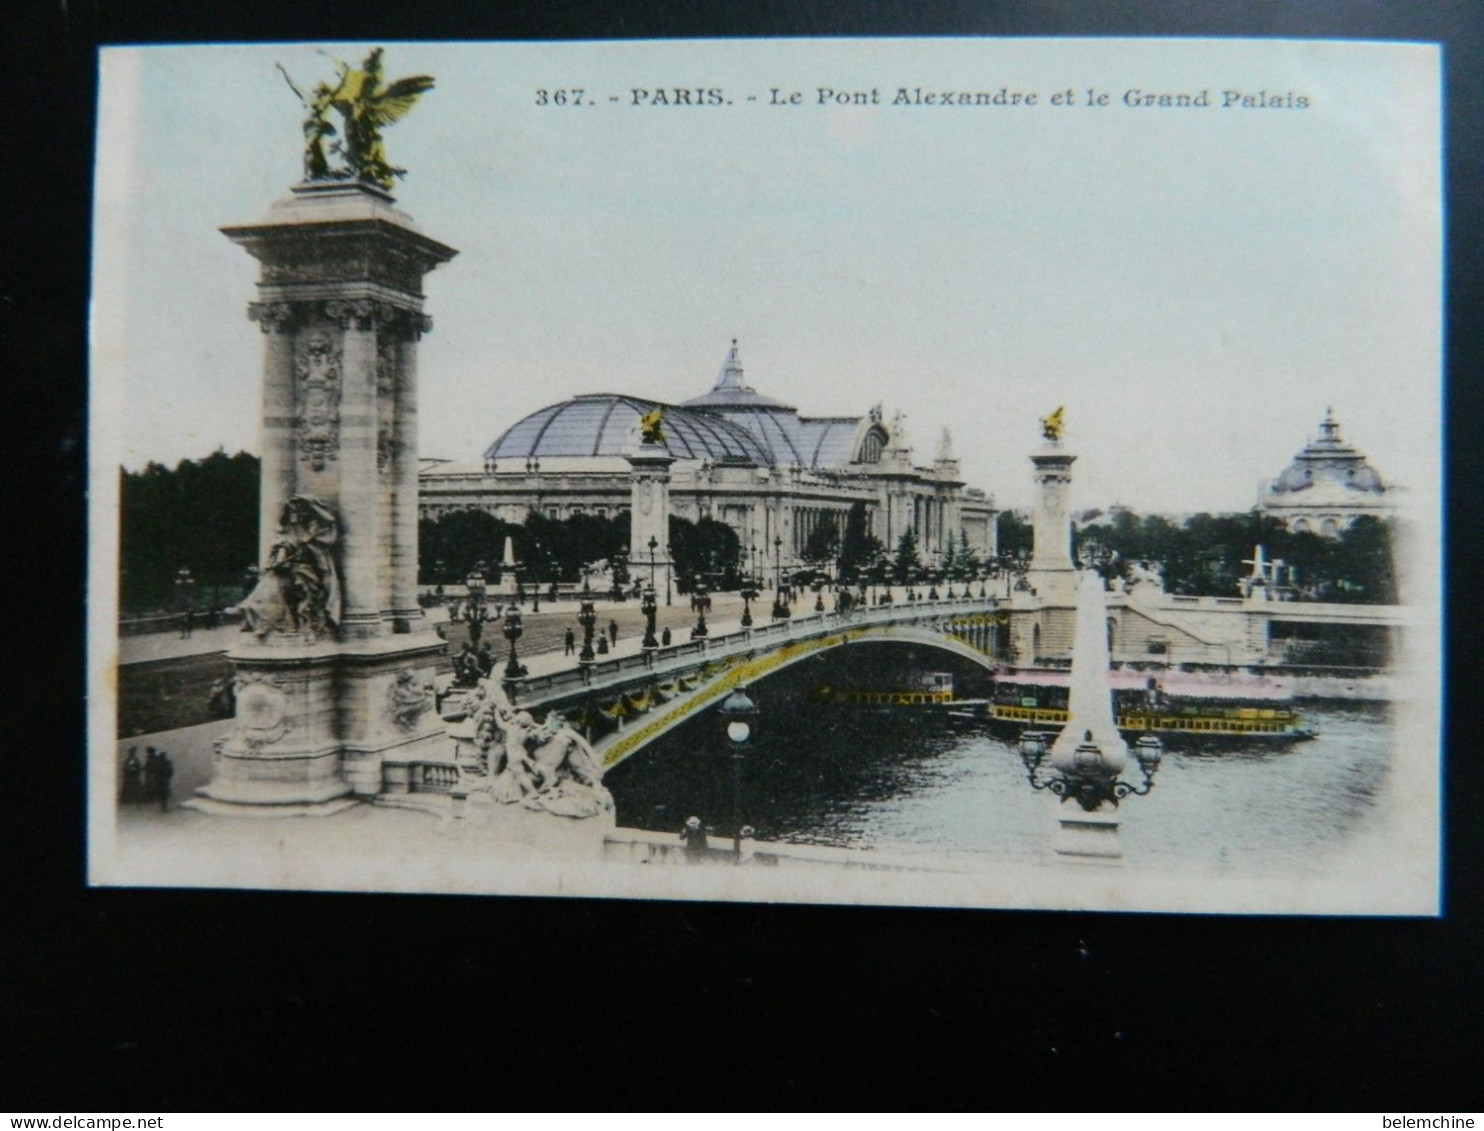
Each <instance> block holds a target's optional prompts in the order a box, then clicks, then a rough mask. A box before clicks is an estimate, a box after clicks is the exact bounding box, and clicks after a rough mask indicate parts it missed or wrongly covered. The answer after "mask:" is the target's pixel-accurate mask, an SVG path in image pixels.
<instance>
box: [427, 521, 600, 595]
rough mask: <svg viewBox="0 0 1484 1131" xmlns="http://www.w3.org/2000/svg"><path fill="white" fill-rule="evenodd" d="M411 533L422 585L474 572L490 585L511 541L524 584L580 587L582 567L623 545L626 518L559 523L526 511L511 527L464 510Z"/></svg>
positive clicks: (497, 576) (451, 580)
mask: <svg viewBox="0 0 1484 1131" xmlns="http://www.w3.org/2000/svg"><path fill="white" fill-rule="evenodd" d="M417 529H418V560H419V571H420V577H421V581H422V583H423V584H424V585H448V584H455V583H459V582H462V581H463V580H464V579H465V578H466V577H468V576H469V574H470V573H472V572H473V570H474V569H475V567H476V566H478V567H481V568H483V570H484V572H485V577H486V578H487V579H489V580H490V581H498V580H500V579H501V568H500V563H501V562H502V561H503V560H504V557H505V540H506V538H510V539H513V542H514V551H515V561H516V564H517V565H518V566H519V567H520V575H521V580H522V581H523V582H525V583H527V584H531V583H535V582H540V583H542V584H549V583H550V582H553V581H563V582H574V583H575V582H580V581H581V580H582V567H583V566H584V565H586V564H589V563H592V562H596V561H604V560H609V561H611V560H612V559H613V558H615V557H617V556H618V554H619V553H620V552H627V550H628V545H629V516H628V512H624V513H622V514H619V515H616V516H615V517H613V518H605V517H603V516H601V515H591V514H579V515H573V516H572V517H571V518H568V519H566V520H562V521H559V520H557V519H554V518H548V517H547V516H545V515H543V514H538V513H537V512H536V511H531V512H530V513H529V514H528V515H526V520H525V522H524V523H522V524H521V525H519V526H517V525H515V524H514V523H510V522H505V521H504V520H503V519H498V518H496V517H495V516H494V515H491V514H487V513H485V512H484V511H479V510H464V511H454V512H453V513H452V514H446V515H444V516H442V517H441V518H434V519H427V518H425V519H423V520H422V521H421V522H419V523H418V527H417Z"/></svg>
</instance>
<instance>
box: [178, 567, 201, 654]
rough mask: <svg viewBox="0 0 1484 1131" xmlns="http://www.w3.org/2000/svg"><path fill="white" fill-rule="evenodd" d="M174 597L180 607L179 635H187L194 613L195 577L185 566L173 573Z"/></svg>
mask: <svg viewBox="0 0 1484 1131" xmlns="http://www.w3.org/2000/svg"><path fill="white" fill-rule="evenodd" d="M175 597H176V601H177V602H178V603H179V605H180V609H181V621H180V635H181V637H182V638H184V637H188V636H190V634H191V627H192V625H191V622H192V621H193V620H194V619H195V615H196V579H195V577H193V576H192V574H191V571H190V569H189V568H188V567H186V566H181V567H180V569H179V570H178V571H177V572H176V574H175Z"/></svg>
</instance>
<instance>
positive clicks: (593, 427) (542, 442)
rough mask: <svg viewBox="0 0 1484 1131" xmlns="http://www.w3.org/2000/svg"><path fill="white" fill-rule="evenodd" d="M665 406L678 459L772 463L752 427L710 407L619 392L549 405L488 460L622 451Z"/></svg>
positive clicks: (670, 445) (669, 444)
mask: <svg viewBox="0 0 1484 1131" xmlns="http://www.w3.org/2000/svg"><path fill="white" fill-rule="evenodd" d="M657 408H658V409H662V410H663V412H664V423H663V428H664V433H665V447H666V449H667V450H668V451H669V453H670V454H671V455H672V456H674V457H676V458H677V459H697V460H714V461H716V462H722V461H726V462H729V463H751V464H757V465H759V466H764V467H765V466H767V465H768V464H769V463H771V462H772V461H771V460H770V458H769V452H768V451H767V449H766V448H765V447H764V446H763V445H762V444H761V443H760V442H759V441H758V439H757V437H756V436H754V435H753V434H752V433H751V432H749V431H748V430H747V429H745V428H742V427H739V426H738V425H736V424H734V423H732V422H731V421H729V420H725V419H722V418H721V417H718V416H716V415H713V414H711V413H706V412H690V411H687V410H686V409H684V408H678V407H676V406H675V405H667V404H662V403H660V402H659V401H649V400H644V399H642V398H640V397H629V396H621V395H618V394H613V393H593V394H589V395H586V396H580V397H574V398H572V399H571V400H568V401H562V402H561V403H559V404H554V405H548V406H547V407H546V408H543V409H541V410H539V411H537V412H533V413H531V415H530V416H527V417H525V418H524V419H523V420H519V421H517V422H516V423H515V424H513V425H511V426H510V427H509V428H508V429H506V430H505V432H504V433H503V434H502V435H501V436H500V438H499V439H498V440H496V441H495V442H494V443H493V444H491V445H490V446H489V448H488V449H487V450H486V451H485V453H484V458H485V459H487V460H502V459H530V458H533V457H534V458H536V459H547V458H559V457H564V456H579V457H580V456H622V455H623V454H624V449H625V448H626V447H628V446H629V444H630V443H632V441H633V439H634V437H635V434H636V432H637V430H638V427H639V418H640V417H641V416H644V415H645V414H646V413H650V412H653V411H654V410H655V409H657Z"/></svg>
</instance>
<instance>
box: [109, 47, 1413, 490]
mask: <svg viewBox="0 0 1484 1131" xmlns="http://www.w3.org/2000/svg"><path fill="white" fill-rule="evenodd" d="M320 47H322V48H323V51H324V52H325V53H326V54H321V53H320V52H319V50H318V49H317V48H320ZM386 47H387V50H386V58H385V62H386V69H387V73H388V74H389V75H390V76H393V77H397V76H402V75H410V74H420V73H426V74H431V75H432V76H434V78H435V80H436V84H437V85H436V89H434V90H433V91H432V92H430V93H429V94H427V95H426V96H425V97H424V98H423V99H422V101H421V102H420V103H419V104H418V105H417V106H416V107H415V108H414V110H413V111H412V112H411V113H410V114H409V115H408V116H407V118H406V119H405V120H403V121H402V122H400V123H398V124H397V125H395V126H394V127H392V128H391V129H389V130H388V131H387V134H386V144H387V149H388V152H389V155H390V157H391V159H392V160H393V161H394V162H395V163H397V164H399V165H403V166H405V167H406V168H407V169H408V170H409V175H408V177H407V178H406V179H405V181H403V182H401V183H400V184H399V185H398V187H397V188H396V190H395V192H396V195H397V199H398V206H399V207H400V208H402V209H404V210H405V211H407V212H408V213H410V214H411V215H412V216H413V217H414V218H415V220H416V221H417V223H418V224H419V226H420V227H421V228H422V229H423V230H424V231H425V232H427V233H428V234H429V235H431V236H434V237H435V238H437V239H439V240H441V241H443V242H444V243H447V244H449V245H451V246H453V247H455V248H457V249H459V253H460V254H459V255H458V257H457V258H456V259H454V260H453V261H452V262H451V263H449V264H447V265H445V266H443V267H440V268H439V269H438V270H437V271H435V272H434V273H433V274H432V275H430V276H429V277H428V280H427V283H426V292H427V309H428V311H429V313H431V314H432V315H433V318H434V322H435V328H434V331H433V332H432V333H431V334H430V335H428V336H426V337H425V338H424V339H423V341H422V343H421V345H420V354H419V371H420V379H419V380H420V396H421V402H420V428H421V435H422V440H421V447H422V454H423V455H424V456H438V457H444V458H450V459H458V460H476V459H478V458H479V456H480V453H481V452H482V451H483V449H484V448H485V447H486V446H487V445H488V444H489V443H491V442H492V441H493V440H494V439H495V438H496V437H497V436H498V435H499V434H500V433H501V432H503V431H504V430H505V429H506V428H507V427H508V426H510V425H511V424H513V423H515V422H516V421H517V420H519V419H520V418H521V417H523V416H525V415H526V414H528V413H530V412H533V411H535V410H536V409H539V408H541V407H542V406H544V405H547V404H550V403H552V402H553V401H556V400H559V399H562V398H565V397H568V396H572V395H575V394H579V393H586V392H621V393H629V394H632V395H635V396H641V397H649V398H653V399H656V400H662V401H680V400H684V399H686V398H688V397H691V396H695V395H698V394H699V393H702V392H704V391H706V390H707V389H708V388H709V387H710V386H711V384H712V382H713V381H714V379H715V377H716V374H717V372H718V370H719V368H720V366H721V363H722V360H723V358H724V355H725V353H726V350H727V348H728V346H729V344H730V341H731V339H732V338H737V339H738V340H739V343H740V349H741V356H742V360H743V364H744V367H745V370H746V379H747V381H748V383H749V384H751V385H752V386H753V387H755V388H756V389H757V390H758V391H759V392H761V393H764V394H766V395H769V396H772V397H776V398H779V399H781V400H784V401H786V402H788V403H790V404H793V405H795V406H797V407H798V408H799V409H800V411H801V412H803V413H805V414H806V415H809V414H817V415H843V414H853V413H864V412H866V411H867V410H868V409H869V408H870V407H871V406H872V405H874V404H876V403H877V402H884V404H885V408H886V411H887V414H888V416H890V415H891V413H892V412H893V411H894V410H896V409H898V408H900V409H901V410H902V411H904V412H905V413H906V416H907V421H906V423H907V427H908V430H909V432H910V434H911V435H912V438H913V441H914V443H915V444H916V446H917V453H918V458H919V460H920V461H921V462H923V463H926V462H928V461H929V460H930V459H931V454H932V450H933V446H934V444H935V443H936V440H937V438H938V436H939V434H940V433H941V431H942V429H943V428H944V427H945V426H946V427H949V428H951V430H952V434H953V440H954V445H955V448H956V450H957V454H958V456H959V458H960V459H961V461H962V467H963V473H964V477H965V478H966V479H967V480H968V482H969V483H970V484H971V485H974V486H980V487H983V488H985V489H987V490H988V491H990V492H991V493H992V494H993V495H994V496H995V498H996V500H997V501H999V502H1000V503H1001V504H1002V505H1004V506H1024V505H1025V504H1026V503H1028V502H1029V499H1030V492H1031V485H1030V468H1029V463H1028V461H1027V458H1026V456H1027V453H1028V452H1029V451H1030V450H1031V449H1032V448H1033V447H1034V446H1035V445H1036V443H1037V442H1038V440H1039V432H1038V428H1037V420H1038V418H1040V417H1042V416H1044V415H1046V413H1048V412H1049V411H1050V410H1051V409H1053V408H1055V407H1057V406H1058V405H1065V406H1066V418H1067V423H1068V432H1067V443H1068V445H1069V446H1070V447H1071V448H1072V449H1073V450H1074V451H1076V452H1077V453H1078V455H1079V460H1078V464H1077V466H1076V484H1075V486H1074V494H1073V505H1074V506H1075V507H1078V508H1088V507H1107V506H1109V505H1111V504H1114V503H1118V504H1122V505H1125V506H1130V507H1133V508H1134V509H1135V510H1139V511H1145V512H1150V511H1163V512H1175V513H1182V512H1192V511H1198V510H1210V511H1223V510H1245V509H1247V508H1249V507H1250V506H1251V505H1252V504H1253V502H1254V501H1255V498H1256V492H1257V486H1258V482H1259V480H1261V479H1264V478H1267V477H1271V476H1274V475H1276V474H1277V473H1278V472H1279V471H1280V470H1281V469H1282V468H1283V466H1284V465H1285V464H1286V463H1287V461H1288V460H1289V458H1290V457H1291V456H1292V455H1293V453H1294V452H1295V451H1297V450H1298V449H1299V448H1300V447H1301V446H1302V445H1303V443H1304V442H1305V441H1306V439H1307V438H1308V437H1310V436H1311V435H1312V434H1313V433H1314V432H1315V428H1316V425H1317V422H1318V421H1319V419H1320V417H1321V416H1322V415H1323V413H1324V410H1325V408H1326V406H1333V408H1334V412H1335V415H1336V417H1337V418H1338V419H1339V421H1340V422H1341V426H1342V431H1343V433H1344V435H1345V436H1346V437H1347V438H1348V439H1351V440H1353V441H1354V442H1355V443H1356V444H1358V445H1359V446H1360V447H1361V448H1362V449H1363V450H1365V451H1366V452H1367V453H1368V454H1369V455H1370V457H1371V460H1372V463H1373V464H1374V465H1375V466H1376V467H1377V469H1378V470H1379V471H1380V472H1381V473H1382V475H1383V476H1385V477H1386V478H1388V479H1389V480H1393V481H1397V482H1399V483H1401V484H1403V485H1404V486H1406V487H1407V488H1408V490H1409V495H1410V496H1411V497H1413V498H1416V499H1421V500H1433V499H1435V498H1436V497H1437V495H1438V493H1439V490H1440V488H1439V479H1438V457H1439V453H1438V442H1439V440H1438V438H1439V436H1440V435H1441V430H1440V411H1441V409H1440V387H1441V375H1440V368H1441V346H1440V325H1441V235H1440V222H1441V204H1440V180H1439V177H1440V169H1439V133H1438V131H1439V126H1438V71H1437V67H1438V61H1437V54H1436V51H1435V49H1434V48H1432V47H1428V46H1423V45H1398V44H1389V45H1381V44H1355V43H1349V44H1337V43H1323V42H1305V43H1283V42H1256V41H1251V42H1246V41H1222V42H1216V41H1198V40H1186V41H1171V40H1163V41H1161V40H1140V41H1120V40H1098V41H1081V40H1063V41H1037V40H1018V41H995V40H973V39H958V40H913V41H900V40H870V41H864V40H862V41H840V40H836V41H801V40H791V41H782V40H776V41H728V42H719V41H718V42H689V43H627V44H626V43H602V44H570V43H569V44H514V45H512V44H503V45H502V44H453V45H448V44H426V43H418V44H387V45H386ZM365 50H366V45H348V44H326V45H304V44H298V45H279V46H271V45H270V46H262V47H257V46H255V47H237V46H232V47H200V46H192V47H157V48H117V49H109V50H106V51H105V52H104V57H103V68H102V84H101V107H100V110H101V116H100V123H101V125H100V131H99V165H98V173H99V175H98V184H97V191H96V196H95V199H96V223H95V233H96V238H95V284H94V295H93V326H92V334H93V359H94V415H93V429H94V445H95V451H97V452H99V453H101V456H102V459H103V460H104V461H105V463H106V462H108V461H111V466H117V465H118V464H119V463H122V464H123V465H125V466H128V467H140V466H142V465H143V464H144V463H145V462H147V461H149V460H156V461H160V462H164V463H174V462H176V461H178V460H180V459H183V458H198V457H201V456H204V455H206V454H208V453H210V452H211V451H213V450H214V449H216V448H217V447H224V448H226V449H227V450H228V451H236V450H238V449H247V450H249V451H257V450H258V419H257V417H258V395H259V381H260V365H261V350H262V342H261V336H260V334H259V331H258V329H257V328H256V327H255V326H254V325H252V324H251V323H249V322H248V321H247V319H246V306H247V303H248V302H249V301H251V300H252V299H253V297H254V294H253V292H254V281H255V277H256V274H255V273H256V264H255V262H254V261H253V260H252V259H251V258H250V257H249V256H248V255H247V254H246V253H244V252H243V251H242V249H240V248H238V247H236V246H234V245H233V244H232V243H231V242H230V241H228V240H227V239H226V238H225V237H223V236H222V235H221V234H220V233H219V231H218V228H220V227H221V226H223V225H229V224H240V223H247V222H252V221H255V220H257V219H259V218H261V217H262V216H264V215H265V213H266V211H267V209H268V207H269V205H270V204H271V203H272V202H273V201H274V200H276V199H279V198H281V197H283V196H284V195H286V192H287V189H288V186H289V185H291V184H292V183H294V182H295V181H296V180H297V179H298V178H299V175H300V172H301V154H302V148H301V143H300V118H301V110H300V106H299V104H298V102H297V101H296V99H295V98H294V95H293V94H292V92H291V91H290V90H289V89H288V86H287V85H286V84H285V82H284V81H283V78H282V76H281V75H280V74H279V72H278V70H277V69H276V67H275V64H276V63H281V64H282V65H283V66H284V67H285V68H286V69H287V70H288V72H289V73H290V74H291V75H292V76H293V77H294V79H295V81H296V82H297V83H299V84H300V85H301V86H305V85H311V84H313V83H314V82H316V81H319V80H320V79H323V78H328V77H330V75H331V73H332V63H331V61H330V58H329V57H328V56H334V57H340V58H345V59H347V60H351V61H358V60H359V59H360V58H361V57H362V56H363V55H364V53H365ZM579 88H580V89H581V90H582V91H583V92H584V93H583V97H582V103H581V104H580V105H574V104H573V99H572V96H571V95H570V93H569V94H568V95H567V104H566V105H556V104H555V99H554V97H553V96H554V94H555V92H556V91H558V90H564V91H568V92H570V91H572V90H575V89H579ZM676 88H680V89H684V90H687V91H692V92H694V91H697V90H701V91H710V90H715V91H719V92H720V93H719V95H718V96H717V97H718V98H719V99H720V101H721V103H722V104H721V105H701V106H696V105H688V106H687V105H673V104H667V105H655V104H654V102H655V99H654V95H653V92H655V91H659V90H666V91H673V90H675V89H676ZM775 88H776V90H777V91H778V96H777V98H776V99H775V98H774V96H773V95H772V93H771V92H772V91H773V90H774V89H775ZM821 88H828V89H830V90H833V91H840V92H861V93H863V94H864V95H866V97H867V98H869V97H870V96H871V92H872V91H877V92H879V95H878V96H879V99H880V104H878V105H870V104H867V105H855V104H850V105H838V104H835V103H834V102H833V101H830V100H826V103H825V104H823V105H821V104H820V95H819V91H820V89H821ZM899 88H905V89H906V90H907V92H908V95H909V97H910V96H911V95H912V92H913V91H914V90H915V89H916V88H921V89H922V90H923V92H925V93H926V92H933V93H941V92H944V91H986V92H990V93H994V92H998V91H1000V90H1002V89H1003V90H1005V91H1007V92H1019V93H1021V94H1025V93H1029V92H1035V93H1036V95H1037V102H1036V104H1035V105H1034V106H1025V105H1022V106H1018V107H1008V106H953V105H950V106H941V105H931V106H929V105H912V106H900V105H892V101H893V99H894V98H895V97H896V94H897V91H898V89H899ZM543 90H544V91H546V92H547V98H546V104H545V105H541V104H539V101H540V95H539V93H538V92H539V91H543ZM636 90H639V91H646V92H649V94H648V95H645V96H639V97H637V98H636V95H635V94H634V91H636ZM1229 90H1230V91H1238V92H1241V93H1242V94H1246V95H1257V94H1258V93H1259V92H1261V93H1263V94H1264V95H1265V96H1266V97H1267V98H1268V99H1269V100H1271V98H1272V96H1275V95H1276V96H1280V97H1279V101H1280V102H1281V103H1282V104H1281V105H1279V106H1277V107H1273V106H1268V107H1264V108H1257V107H1243V106H1241V105H1240V104H1239V105H1237V106H1234V107H1224V106H1223V105H1222V103H1223V102H1225V101H1226V95H1225V94H1224V93H1223V92H1225V91H1229ZM795 91H797V92H799V94H800V95H801V99H800V103H799V104H797V105H793V104H788V102H787V99H788V96H789V95H790V94H791V93H792V92H795ZM1066 91H1070V92H1071V98H1070V99H1069V100H1067V101H1069V102H1070V104H1068V105H1054V104H1052V102H1051V97H1052V95H1053V94H1056V93H1058V92H1066ZM1089 91H1092V92H1101V93H1106V94H1107V95H1108V96H1109V97H1108V103H1107V104H1106V105H1095V104H1090V99H1089V97H1088V95H1089ZM1130 91H1139V92H1144V93H1154V94H1158V93H1177V92H1184V93H1189V94H1193V95H1195V94H1199V93H1200V92H1202V91H1205V92H1207V97H1208V99H1209V101H1210V102H1211V105H1209V106H1205V107H1199V106H1198V107H1190V108H1161V107H1158V106H1154V107H1142V106H1137V107H1136V106H1130V105H1127V104H1126V102H1125V95H1126V94H1127V93H1128V92H1130ZM1290 95H1293V96H1294V98H1293V99H1290V98H1289V96H1290ZM1298 97H1303V98H1305V99H1307V100H1308V103H1309V104H1308V106H1307V107H1304V108H1294V107H1293V106H1292V105H1291V104H1290V103H1291V102H1292V101H1296V99H1297V98H1298ZM692 99H693V100H696V101H700V100H704V99H703V98H697V97H696V96H695V95H694V94H693V95H692ZM750 99H751V100H750ZM615 100H616V101H615ZM636 101H638V102H639V103H640V104H639V105H635V104H634V103H635V102H636ZM673 101H675V99H674V98H673V96H671V97H667V99H666V102H667V103H668V102H673ZM774 101H778V102H781V103H783V104H781V105H773V104H771V103H773V102H774Z"/></svg>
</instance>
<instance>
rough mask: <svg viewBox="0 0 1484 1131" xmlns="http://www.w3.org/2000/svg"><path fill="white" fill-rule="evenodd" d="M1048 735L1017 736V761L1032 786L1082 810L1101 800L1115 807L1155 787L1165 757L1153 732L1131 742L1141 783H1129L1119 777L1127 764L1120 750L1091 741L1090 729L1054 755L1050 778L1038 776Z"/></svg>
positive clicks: (1048, 741) (1036, 732)
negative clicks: (1068, 751)
mask: <svg viewBox="0 0 1484 1131" xmlns="http://www.w3.org/2000/svg"><path fill="white" fill-rule="evenodd" d="M1051 737H1052V736H1051V735H1050V734H1048V733H1047V732H1045V731H1036V730H1028V731H1025V732H1023V733H1022V734H1021V736H1020V760H1021V761H1022V762H1024V763H1025V769H1026V779H1027V780H1028V781H1029V782H1030V783H1031V787H1032V788H1033V789H1038V790H1039V789H1049V790H1050V791H1051V792H1052V793H1054V794H1056V796H1057V797H1060V798H1061V799H1062V800H1063V801H1065V800H1066V799H1067V798H1069V797H1070V798H1072V799H1073V800H1075V801H1076V802H1077V804H1078V805H1080V806H1082V808H1083V809H1084V810H1086V811H1087V812H1089V813H1091V812H1092V811H1093V810H1095V809H1097V808H1098V807H1099V806H1100V805H1102V804H1103V803H1104V802H1109V803H1111V804H1113V805H1114V806H1117V804H1118V803H1119V802H1120V801H1122V800H1123V799H1124V798H1125V797H1128V796H1129V795H1130V794H1133V795H1135V796H1138V797H1143V796H1144V795H1145V794H1147V793H1148V792H1149V791H1150V790H1151V789H1153V788H1154V775H1155V773H1156V772H1157V771H1158V770H1159V763H1160V759H1162V758H1163V757H1164V752H1165V746H1164V743H1163V742H1161V741H1160V740H1159V739H1157V738H1155V737H1154V735H1152V734H1146V735H1144V736H1143V737H1141V738H1140V739H1139V740H1138V741H1137V742H1135V743H1134V758H1135V760H1136V761H1137V762H1138V763H1139V769H1141V770H1142V771H1143V772H1144V781H1143V783H1142V784H1141V785H1137V786H1135V785H1130V784H1129V783H1128V782H1126V781H1123V780H1122V779H1121V778H1119V776H1118V775H1119V774H1120V773H1122V771H1123V767H1124V765H1125V763H1126V759H1125V758H1124V756H1123V754H1122V753H1121V752H1113V753H1111V754H1109V753H1106V752H1104V750H1103V748H1102V747H1101V746H1099V745H1098V744H1097V743H1096V742H1094V741H1093V740H1092V731H1090V730H1089V731H1085V732H1084V734H1083V739H1082V741H1081V742H1079V743H1078V744H1077V747H1076V749H1075V750H1073V751H1072V752H1071V754H1070V755H1066V754H1062V755H1059V756H1057V757H1056V758H1055V759H1054V760H1053V762H1052V766H1053V769H1054V770H1055V771H1056V772H1055V773H1054V774H1052V775H1051V776H1049V777H1045V778H1043V777H1041V774H1040V769H1041V762H1042V761H1043V760H1044V759H1045V757H1046V752H1047V750H1049V749H1050V746H1051Z"/></svg>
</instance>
